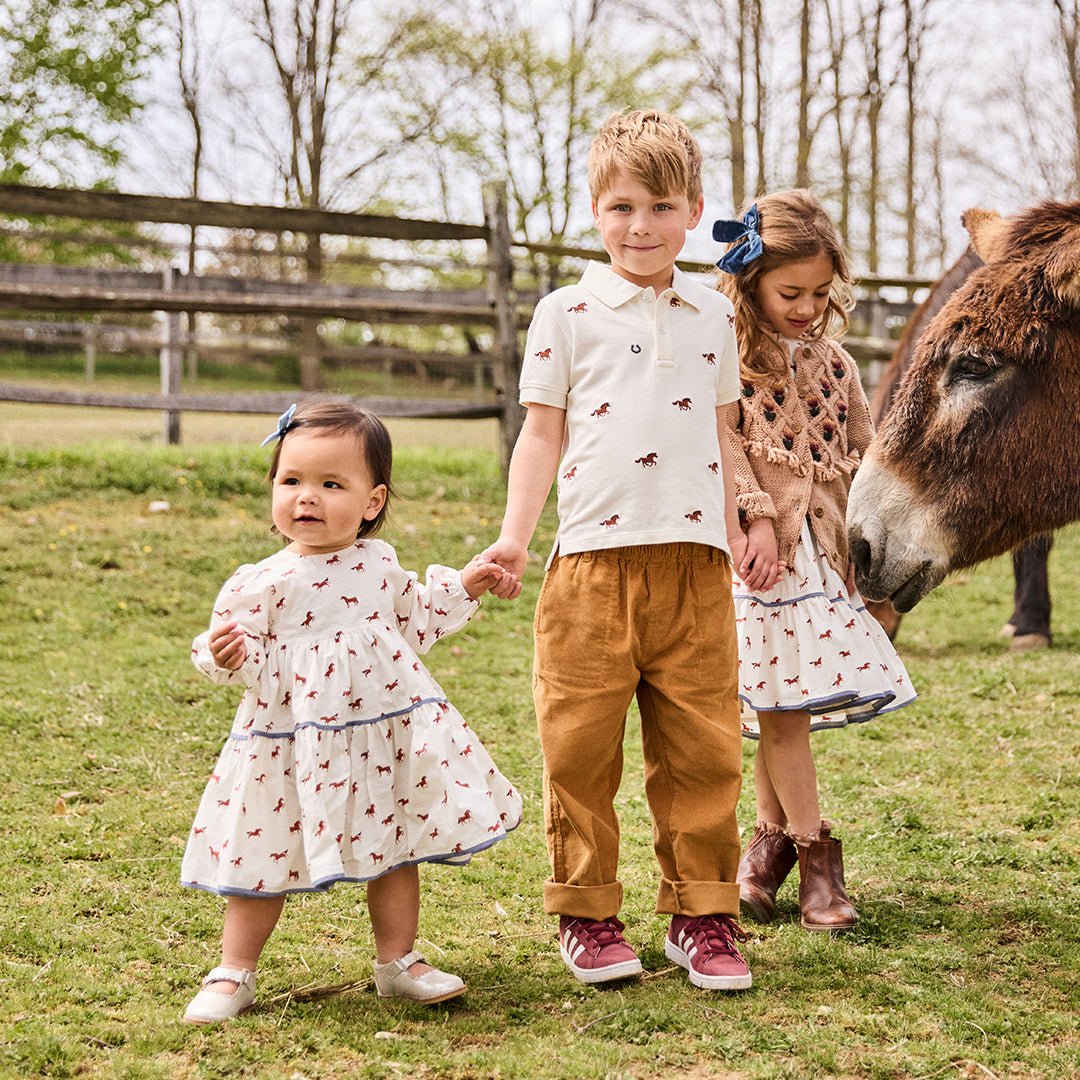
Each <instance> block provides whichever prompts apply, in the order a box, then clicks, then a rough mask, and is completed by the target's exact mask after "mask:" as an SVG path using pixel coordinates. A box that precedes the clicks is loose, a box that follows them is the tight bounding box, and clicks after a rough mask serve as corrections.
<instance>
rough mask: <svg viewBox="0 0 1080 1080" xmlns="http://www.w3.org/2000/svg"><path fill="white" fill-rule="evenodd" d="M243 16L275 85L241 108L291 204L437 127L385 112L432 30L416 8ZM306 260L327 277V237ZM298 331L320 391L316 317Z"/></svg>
mask: <svg viewBox="0 0 1080 1080" xmlns="http://www.w3.org/2000/svg"><path fill="white" fill-rule="evenodd" d="M376 16H378V17H376ZM246 18H247V23H248V27H249V30H250V32H251V34H252V36H253V38H254V40H255V42H256V43H257V45H258V46H259V47H260V52H261V56H262V57H263V59H264V60H265V61H267V62H268V63H269V66H270V70H271V71H272V73H273V78H274V83H275V85H276V87H277V91H278V93H277V106H276V108H274V109H270V110H266V109H265V101H264V100H262V99H261V98H259V97H256V98H252V97H251V96H250V92H249V91H248V92H246V93H245V94H244V95H243V100H244V102H245V105H246V107H245V109H244V111H243V114H242V116H243V118H244V119H246V120H247V121H248V122H249V124H250V130H251V131H252V132H254V133H255V135H256V137H257V138H258V140H259V142H260V143H261V145H262V147H263V150H264V152H265V153H266V155H267V156H268V157H269V158H270V159H271V160H272V161H274V162H275V167H276V171H277V174H278V177H279V181H280V183H281V186H282V189H283V193H284V196H285V201H286V202H287V203H290V204H292V205H297V206H303V207H311V208H328V207H330V206H332V205H333V204H335V203H341V202H344V201H345V200H346V199H348V198H349V197H350V194H351V193H352V192H353V191H354V190H355V189H356V185H357V181H358V180H360V179H361V178H363V177H364V176H365V175H366V174H367V173H368V171H369V170H371V169H372V167H373V166H374V165H375V164H376V163H377V162H380V161H382V160H383V159H385V158H388V157H390V156H393V155H395V154H398V153H400V152H401V150H402V148H403V147H405V146H407V145H409V144H411V143H414V142H415V141H417V140H418V139H421V138H424V137H427V136H428V135H429V134H430V132H431V130H432V128H433V126H434V124H435V122H436V119H437V114H428V115H425V116H422V117H417V116H415V115H414V116H413V117H412V126H410V127H408V128H402V127H400V126H395V125H394V124H393V122H392V120H390V121H387V120H386V119H385V118H386V117H396V116H397V115H398V114H396V113H395V111H394V102H396V101H397V100H399V99H400V98H401V97H402V96H403V92H402V87H403V86H404V85H405V84H407V82H408V78H409V70H408V64H407V58H408V56H409V55H410V54H411V51H412V50H413V49H414V47H415V41H416V39H417V38H418V37H419V38H423V37H424V35H425V33H426V26H427V22H428V20H427V18H426V17H425V15H424V13H423V11H422V10H421V9H420V7H419V6H417V7H416V8H415V10H413V9H410V8H408V7H401V6H398V7H397V8H395V10H394V11H393V13H389V11H384V12H378V13H376V12H375V11H373V10H372V8H371V6H370V5H367V4H364V5H361V4H359V3H356V2H355V0H251V4H250V6H249V7H248V8H247V10H246ZM235 90H236V87H235V86H234V94H233V96H234V98H236V97H237V96H238V95H237V94H236V93H235ZM304 263H305V267H306V279H307V280H308V281H309V282H318V281H320V280H322V276H323V250H322V238H321V237H320V236H318V235H316V234H311V235H309V236H307V237H306V241H305V245H304ZM300 337H301V362H300V381H301V385H302V386H303V388H304V389H307V390H311V389H316V388H317V387H318V386H319V383H320V371H319V334H318V324H317V323H316V322H314V321H312V320H302V321H301V323H300Z"/></svg>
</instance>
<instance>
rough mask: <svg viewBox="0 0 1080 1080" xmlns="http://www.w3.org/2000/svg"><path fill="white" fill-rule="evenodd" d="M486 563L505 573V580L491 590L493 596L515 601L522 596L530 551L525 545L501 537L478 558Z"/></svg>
mask: <svg viewBox="0 0 1080 1080" xmlns="http://www.w3.org/2000/svg"><path fill="white" fill-rule="evenodd" d="M477 558H478V559H481V560H483V561H485V562H493V563H495V564H496V565H497V566H499V567H500V568H501V569H502V571H503V574H504V576H503V580H502V581H500V582H499V583H498V584H497V585H496V586H494V587H493V588H492V589H491V594H492V596H497V597H498V598H499V599H500V600H514V599H516V598H517V597H518V596H520V595H521V578H522V576H523V575H524V573H525V567H526V566H527V565H528V562H529V549H528V548H527V547H526V546H525V545H524V544H518V543H515V542H514V541H512V540H506V539H504V538H503V537H501V536H500V537H499V539H498V540H496V541H495V543H494V544H492V545H491V547H489V548H488V549H487V550H486V551H482V552H480V554H479V555H478V556H477Z"/></svg>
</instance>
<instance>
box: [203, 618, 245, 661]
mask: <svg viewBox="0 0 1080 1080" xmlns="http://www.w3.org/2000/svg"><path fill="white" fill-rule="evenodd" d="M209 644H210V655H211V656H213V658H214V663H215V664H217V666H218V667H219V668H225V669H226V670H227V671H237V670H239V668H240V667H242V666H243V663H244V661H245V660H246V659H247V635H246V634H245V633H244V630H243V629H242V628H241V627H240V626H239V625H238V624H237V623H235V622H229V623H223V624H222V625H221V626H219V627H217V628H216V629H214V630H211V631H210V642H209Z"/></svg>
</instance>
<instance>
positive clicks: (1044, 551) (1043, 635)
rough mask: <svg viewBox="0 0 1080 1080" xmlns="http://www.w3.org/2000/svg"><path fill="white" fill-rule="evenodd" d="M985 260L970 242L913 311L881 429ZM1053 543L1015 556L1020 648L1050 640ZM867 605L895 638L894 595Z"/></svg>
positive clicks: (894, 364)
mask: <svg viewBox="0 0 1080 1080" xmlns="http://www.w3.org/2000/svg"><path fill="white" fill-rule="evenodd" d="M985 265H986V264H985V263H984V262H983V261H982V259H981V258H979V253H978V252H977V251H976V250H975V249H974V248H973V247H971V246H970V245H969V246H968V247H967V248H966V249H965V250H964V253H963V254H962V255H961V256H960V258H959V259H957V260H956V262H954V263H953V264H952V266H950V267H949V268H948V270H946V271H945V273H944V274H942V275H941V277H940V278H938V280H937V281H935V282H934V284H933V285H932V286H931V288H930V292H929V293H928V295H927V297H926V299H925V300H923V302H922V303H921V304H920V305H919V306H918V307H917V308H916V309H915V311H914V312H912V315H911V318H910V319H908V321H907V325H906V326H905V327H904V332H903V334H902V335H901V336H900V340H899V341H898V342H897V345H896V349H895V351H894V352H893V355H892V359H891V360H890V361H889V366H888V367H887V368H886V369H885V373H884V374H883V375H882V377H881V378H880V379H879V380H878V383H877V386H876V387H875V389H874V394H873V397H872V398H871V401H870V413H871V415H872V416H873V419H874V426H875V428H880V427H881V424H882V421H883V420H884V418H885V414H886V413H887V412H888V411H889V409H890V408H891V407H892V403H893V398H894V397H895V396H896V389H897V387H898V386H899V385H900V380H901V379H902V378H903V376H904V374H905V373H906V372H907V369H908V368H909V367H910V366H911V362H912V360H913V359H914V357H915V348H916V346H917V345H918V343H919V339H920V338H921V337H922V335H923V334H924V333H925V332H926V328H927V327H928V326H929V325H930V323H931V321H932V320H933V318H934V316H935V315H937V313H938V312H939V311H940V310H941V309H942V307H944V306H945V301H946V300H948V299H949V297H950V296H952V294H953V293H954V292H956V290H957V289H958V288H960V286H961V285H963V283H964V282H965V281H966V280H967V278H968V276H969V275H970V274H971V273H972V271H973V270H977V269H978V268H979V267H980V266H985ZM1050 547H1051V538H1050V537H1049V536H1038V537H1036V538H1035V539H1033V540H1028V541H1027V542H1026V543H1024V544H1023V545H1021V546H1020V547H1019V548H1017V549H1016V550H1015V551H1014V552H1013V555H1012V563H1013V579H1014V581H1015V589H1014V591H1013V612H1012V615H1010V616H1009V621H1008V622H1007V623H1006V624H1005V627H1004V628H1003V630H1002V633H1003V634H1007V635H1008V636H1010V637H1012V639H1013V641H1012V646H1011V647H1012V649H1013V650H1014V651H1016V652H1021V651H1025V650H1027V649H1038V648H1045V647H1046V646H1048V645H1049V644H1050V587H1049V582H1048V573H1047V558H1048V556H1049V554H1050ZM866 606H867V608H869V610H870V612H871V614H872V615H873V616H874V618H876V619H877V620H878V622H879V623H881V625H882V627H883V628H884V629H885V632H886V633H887V634H888V635H889V638H890V639H893V638H895V637H896V634H897V632H898V630H899V629H900V620H901V617H902V616H901V615H900V613H899V612H898V611H897V610H896V608H894V607H893V606H892V604H891V603H890V602H889V601H888V600H869V601H867V605H866Z"/></svg>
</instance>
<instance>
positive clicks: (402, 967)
mask: <svg viewBox="0 0 1080 1080" xmlns="http://www.w3.org/2000/svg"><path fill="white" fill-rule="evenodd" d="M426 963H427V961H426V960H425V959H424V958H423V956H421V955H420V953H418V952H417V951H416V950H415V949H414V950H413V951H412V952H408V953H406V954H405V955H404V956H399V957H398V958H397V959H396V960H388V961H387V962H386V963H385V964H379V965H378V967H379V969H380V970H383V971H385V970H386V968H388V967H391V966H393V967H396V968H397V969H398V970H399V971H408V970H409V968H411V967H412V966H413V964H426Z"/></svg>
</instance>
